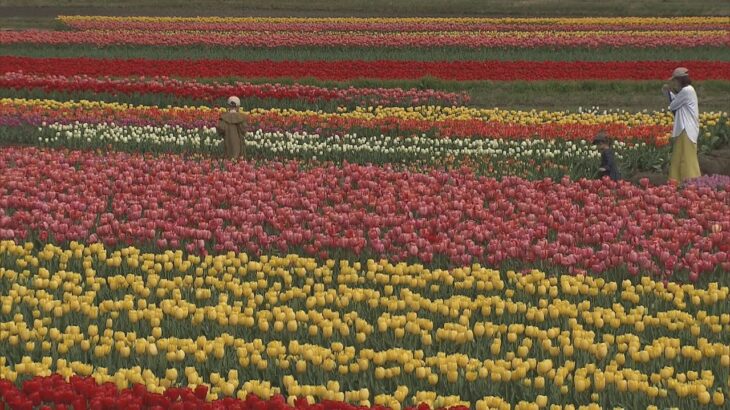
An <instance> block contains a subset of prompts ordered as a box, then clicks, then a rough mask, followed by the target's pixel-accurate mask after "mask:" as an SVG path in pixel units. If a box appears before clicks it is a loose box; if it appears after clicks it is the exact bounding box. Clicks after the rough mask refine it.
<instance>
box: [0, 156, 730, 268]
mask: <svg viewBox="0 0 730 410" xmlns="http://www.w3.org/2000/svg"><path fill="white" fill-rule="evenodd" d="M0 161H2V162H0V170H2V177H0V178H2V179H1V181H2V184H1V185H2V187H3V190H2V191H1V192H2V195H1V196H0V207H1V208H2V213H3V216H2V217H0V238H5V239H31V238H38V239H40V240H41V241H45V240H47V239H49V238H53V239H54V240H57V241H59V242H62V243H63V242H66V241H70V240H82V241H86V240H89V241H92V242H95V241H102V242H104V243H105V244H107V245H110V246H114V245H116V244H147V245H154V246H157V247H159V248H168V247H171V248H178V247H184V248H185V249H187V250H188V251H189V252H201V253H205V252H210V251H214V252H223V251H229V250H230V251H240V250H247V251H248V252H251V253H253V254H262V253H267V252H282V253H289V252H298V253H302V254H305V255H312V256H318V257H321V258H327V257H331V256H338V255H339V256H343V257H344V256H347V257H352V256H354V257H356V258H357V259H366V258H369V257H373V258H388V259H389V260H391V261H393V262H399V261H406V260H410V261H421V262H423V263H426V264H431V263H435V264H439V266H444V265H450V266H453V265H456V266H459V265H464V264H468V263H471V262H482V263H485V264H486V265H488V266H492V267H495V268H500V267H510V266H522V267H524V266H538V267H541V266H544V267H545V268H553V267H555V268H557V269H569V270H570V271H571V272H590V273H593V274H600V275H606V274H608V273H609V272H624V274H625V273H626V272H629V273H632V274H638V273H639V272H643V273H646V274H655V275H660V276H662V277H672V275H675V274H681V275H682V277H685V278H687V277H688V278H690V279H691V280H696V279H698V278H699V277H700V276H702V275H704V274H707V273H710V272H720V271H723V270H724V271H727V270H728V269H730V261H728V259H727V252H728V251H730V248H729V247H728V245H729V244H730V240H728V237H729V236H730V219H728V217H730V209H729V208H728V206H729V205H728V204H729V202H728V199H727V196H728V195H730V193H728V192H726V191H717V190H712V189H709V188H688V189H684V190H681V191H677V188H675V187H673V186H671V185H668V186H662V187H656V188H650V187H637V186H634V185H631V184H629V183H627V182H622V183H614V182H611V181H607V180H604V181H587V180H582V181H577V182H569V181H568V180H567V179H566V180H563V181H560V182H558V181H556V182H552V181H549V180H546V181H535V182H528V181H525V180H521V179H517V178H505V179H503V180H502V181H496V180H494V179H487V178H479V177H475V176H474V175H473V174H472V173H470V172H464V171H453V172H437V171H432V172H428V171H427V170H424V172H426V173H420V172H403V171H395V170H392V169H389V168H388V167H385V168H381V167H375V166H356V165H347V164H345V165H343V166H341V167H338V166H329V167H315V168H312V169H299V168H298V165H297V164H296V163H290V164H287V165H284V164H277V163H269V164H267V165H265V166H263V167H260V168H256V167H253V166H252V165H251V164H248V163H246V162H238V163H229V162H220V161H218V160H207V159H205V160H199V161H192V160H184V159H182V158H179V157H174V156H165V157H159V158H151V157H144V156H140V155H128V154H122V153H108V154H107V155H105V156H97V155H95V154H93V153H89V152H67V151H61V152H58V151H52V150H36V149H20V148H5V149H3V150H2V156H0ZM538 204H539V205H538Z"/></svg>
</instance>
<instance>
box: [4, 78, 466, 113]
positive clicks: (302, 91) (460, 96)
mask: <svg viewBox="0 0 730 410" xmlns="http://www.w3.org/2000/svg"><path fill="white" fill-rule="evenodd" d="M0 88H11V89H29V88H36V89H42V90H44V91H46V92H52V91H68V92H76V91H93V92H95V93H111V94H135V93H138V94H170V95H175V96H178V97H185V98H191V99H195V100H202V101H213V100H215V99H220V98H226V97H229V96H231V95H236V96H238V97H240V98H261V99H268V98H270V99H276V100H300V101H306V102H309V103H316V102H318V101H341V102H342V103H357V104H360V105H372V106H378V105H383V106H389V105H421V104H425V103H434V104H442V105H462V104H464V103H467V102H468V101H469V95H468V94H466V93H449V92H443V91H435V90H417V89H414V88H413V89H409V90H404V89H401V88H355V87H349V88H344V89H340V88H323V87H316V86H310V85H302V84H291V85H282V84H251V83H244V82H235V83H232V84H226V83H201V82H198V81H195V80H177V79H173V78H168V77H153V78H121V79H113V78H109V77H104V78H94V77H90V76H84V75H74V76H62V75H33V74H24V73H22V72H16V73H5V74H3V75H2V76H0Z"/></svg>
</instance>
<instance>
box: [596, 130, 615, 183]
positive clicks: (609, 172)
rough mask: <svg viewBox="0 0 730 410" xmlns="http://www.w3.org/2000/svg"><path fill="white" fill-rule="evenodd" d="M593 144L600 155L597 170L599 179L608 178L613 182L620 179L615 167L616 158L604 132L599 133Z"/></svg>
mask: <svg viewBox="0 0 730 410" xmlns="http://www.w3.org/2000/svg"><path fill="white" fill-rule="evenodd" d="M593 144H594V145H595V146H596V147H597V148H598V151H599V152H600V153H601V167H600V168H598V175H599V178H603V177H609V178H611V179H612V180H614V181H618V180H619V179H621V174H620V173H619V170H618V166H617V165H616V157H615V155H614V153H613V148H611V140H610V139H608V136H607V135H606V133H604V132H599V133H598V135H596V137H595V138H594V139H593Z"/></svg>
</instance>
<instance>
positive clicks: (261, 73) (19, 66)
mask: <svg viewBox="0 0 730 410" xmlns="http://www.w3.org/2000/svg"><path fill="white" fill-rule="evenodd" d="M678 65H682V66H685V67H687V68H689V70H690V73H691V74H692V77H693V78H694V79H695V80H730V62H725V61H626V62H624V61H612V62H586V61H393V60H381V61H352V60H346V61H269V60H263V61H237V60H146V59H129V60H123V59H92V58H32V57H13V56H2V57H0V72H2V73H7V72H16V71H23V72H25V73H30V74H50V75H66V76H70V75H90V76H117V77H129V76H177V77H187V78H201V77H242V78H277V77H290V78H307V77H313V78H317V79H322V80H350V79H356V78H372V79H392V80H400V79H419V78H422V77H427V76H430V77H437V78H441V79H445V80H458V81H468V80H495V81H511V80H530V81H534V80H658V79H662V80H663V79H666V78H667V77H668V76H669V75H670V74H671V72H672V70H673V69H674V68H676V66H678Z"/></svg>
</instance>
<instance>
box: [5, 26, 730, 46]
mask: <svg viewBox="0 0 730 410" xmlns="http://www.w3.org/2000/svg"><path fill="white" fill-rule="evenodd" d="M0 44H89V45H93V46H97V47H103V46H111V45H144V46H172V47H184V46H192V45H207V46H222V47H266V48H272V47H368V48H382V47H393V48H408V47H416V48H430V47H465V48H566V47H581V48H599V47H614V48H620V47H639V48H655V47H684V48H688V47H727V46H730V34H728V32H727V31H724V30H721V31H654V32H650V31H616V32H612V31H607V32H590V31H585V32H552V31H545V32H529V31H528V32H516V31H510V32H455V33H450V32H418V33H408V32H400V33H383V32H265V31H261V32H259V31H249V32H215V31H214V32H211V31H199V32H193V31H165V32H160V31H157V32H155V31H147V30H126V31H99V30H89V31H35V30H23V31H4V32H2V35H0Z"/></svg>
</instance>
